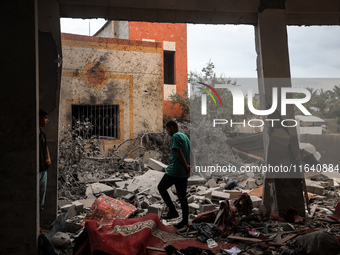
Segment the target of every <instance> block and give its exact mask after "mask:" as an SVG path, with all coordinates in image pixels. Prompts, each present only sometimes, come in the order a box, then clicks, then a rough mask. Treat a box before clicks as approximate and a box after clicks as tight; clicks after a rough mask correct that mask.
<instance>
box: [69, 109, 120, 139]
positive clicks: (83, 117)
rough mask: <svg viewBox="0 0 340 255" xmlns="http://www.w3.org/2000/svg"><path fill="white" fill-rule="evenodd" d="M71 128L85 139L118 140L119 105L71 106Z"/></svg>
mask: <svg viewBox="0 0 340 255" xmlns="http://www.w3.org/2000/svg"><path fill="white" fill-rule="evenodd" d="M72 128H73V129H74V130H76V131H78V133H79V135H80V136H82V137H83V138H85V139H89V138H91V137H92V136H100V137H110V138H115V139H119V136H120V133H119V132H120V130H119V105H72Z"/></svg>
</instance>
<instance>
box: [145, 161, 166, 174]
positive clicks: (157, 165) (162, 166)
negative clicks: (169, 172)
mask: <svg viewBox="0 0 340 255" xmlns="http://www.w3.org/2000/svg"><path fill="white" fill-rule="evenodd" d="M148 166H149V167H150V168H151V169H153V170H157V171H161V172H165V170H166V168H167V167H168V166H167V165H165V164H163V163H162V162H160V161H158V160H156V159H153V158H149V161H148Z"/></svg>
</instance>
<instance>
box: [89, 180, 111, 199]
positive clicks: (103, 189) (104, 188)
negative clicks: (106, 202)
mask: <svg viewBox="0 0 340 255" xmlns="http://www.w3.org/2000/svg"><path fill="white" fill-rule="evenodd" d="M89 187H90V188H91V189H92V192H93V194H94V195H99V194H105V195H107V196H113V194H114V188H112V187H111V186H109V185H106V184H103V183H99V182H96V183H92V184H90V185H89Z"/></svg>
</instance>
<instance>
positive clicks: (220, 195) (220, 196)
mask: <svg viewBox="0 0 340 255" xmlns="http://www.w3.org/2000/svg"><path fill="white" fill-rule="evenodd" d="M211 195H212V198H217V199H220V200H225V199H230V194H229V193H225V192H221V191H215V190H214V191H213V192H212V193H211Z"/></svg>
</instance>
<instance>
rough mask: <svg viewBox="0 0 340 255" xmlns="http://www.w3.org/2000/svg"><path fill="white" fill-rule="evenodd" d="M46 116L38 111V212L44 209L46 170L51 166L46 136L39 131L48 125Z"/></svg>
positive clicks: (42, 111)
mask: <svg viewBox="0 0 340 255" xmlns="http://www.w3.org/2000/svg"><path fill="white" fill-rule="evenodd" d="M48 121H49V120H48V114H47V112H46V111H44V110H42V109H40V110H39V196H40V210H41V211H42V210H43V209H44V204H45V195H46V187H47V169H48V168H49V167H50V166H51V157H50V152H49V150H48V147H47V140H46V134H45V132H44V131H43V130H42V129H41V128H43V127H46V125H47V123H48Z"/></svg>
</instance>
